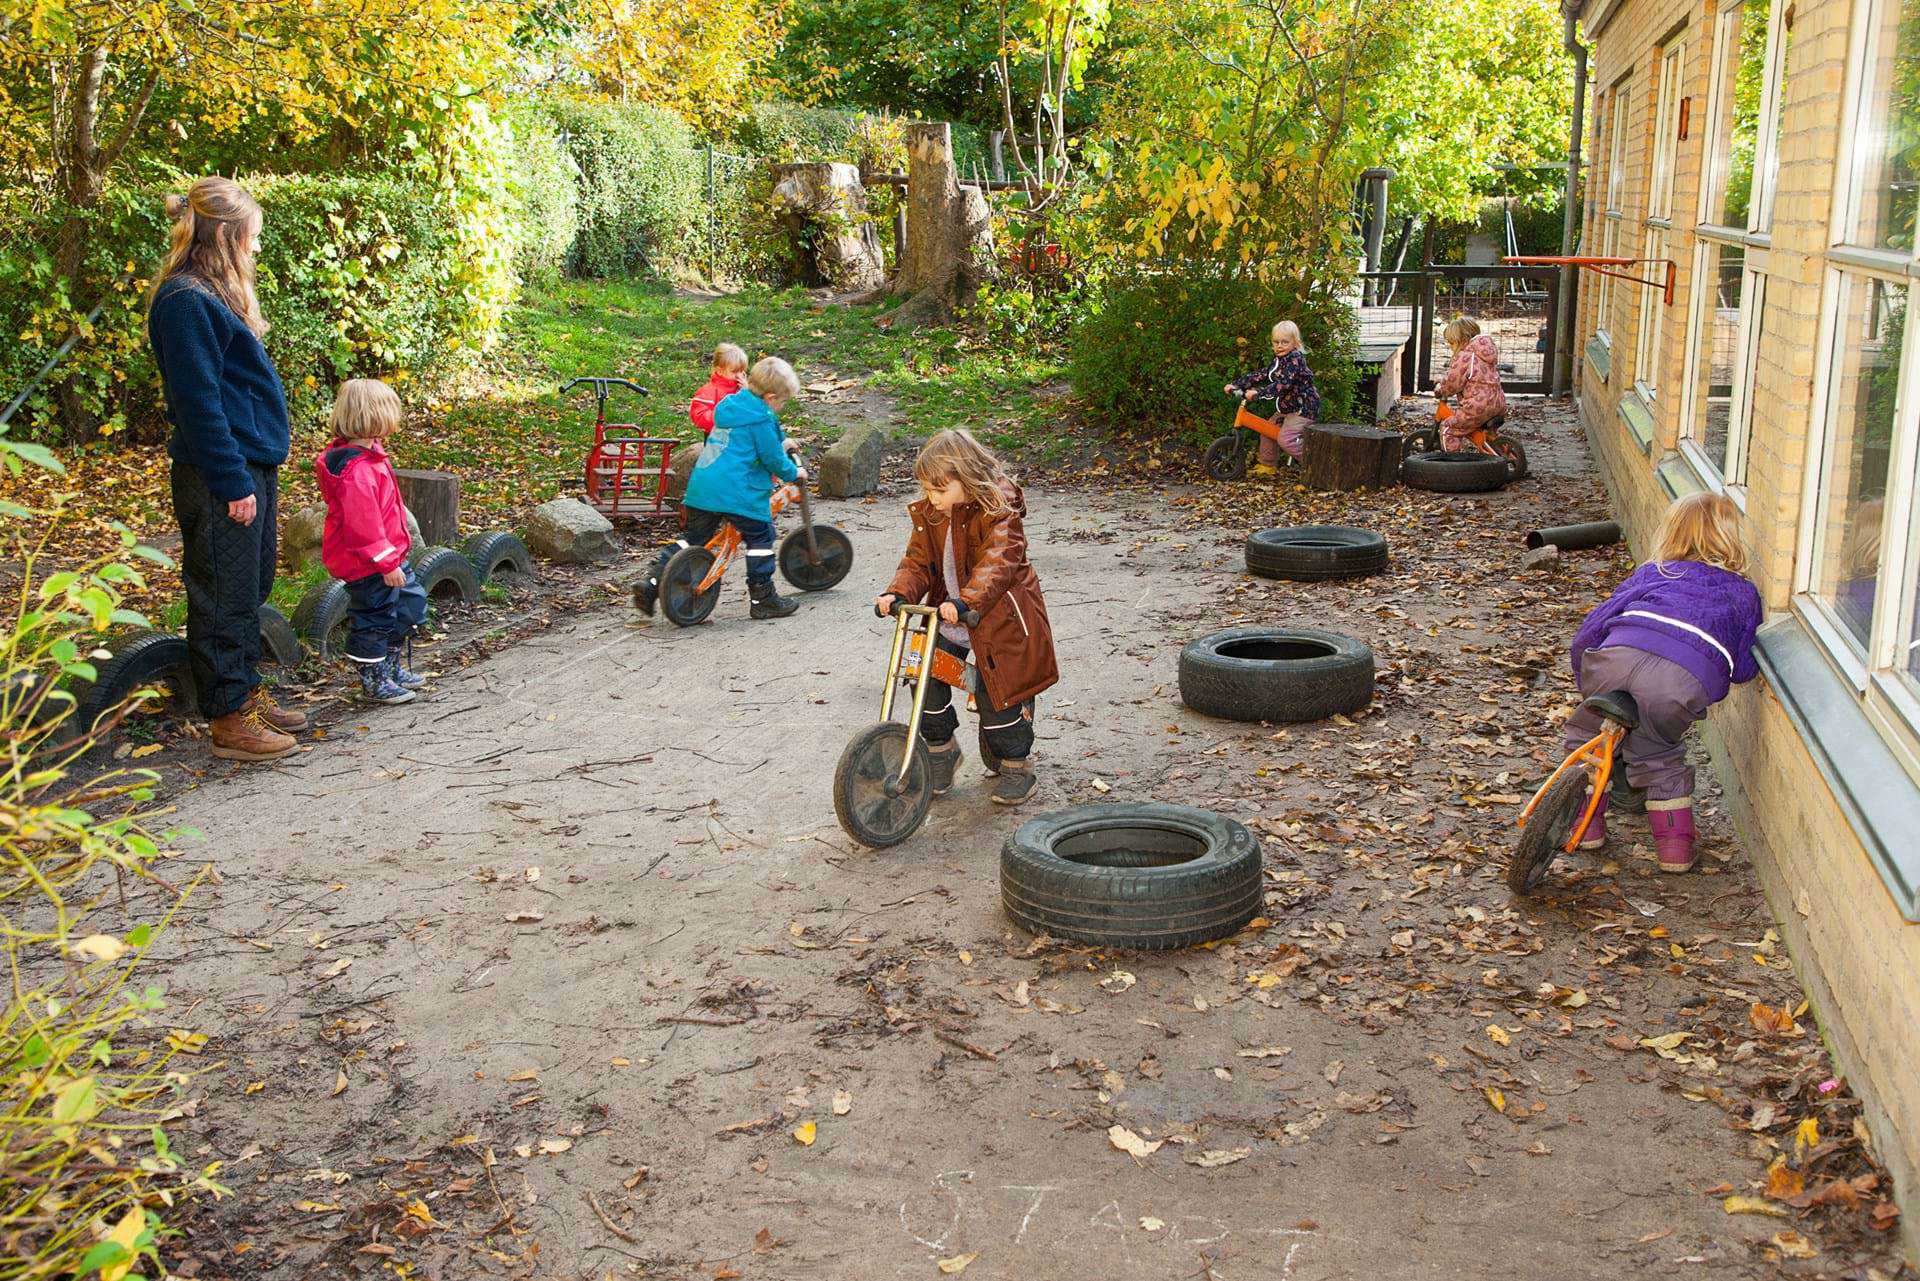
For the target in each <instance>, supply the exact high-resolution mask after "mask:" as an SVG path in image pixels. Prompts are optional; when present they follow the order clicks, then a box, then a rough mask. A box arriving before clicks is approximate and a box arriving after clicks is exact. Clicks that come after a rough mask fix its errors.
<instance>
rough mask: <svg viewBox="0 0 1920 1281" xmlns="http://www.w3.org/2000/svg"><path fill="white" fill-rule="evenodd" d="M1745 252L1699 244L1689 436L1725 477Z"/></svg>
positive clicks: (1740, 357) (1739, 358)
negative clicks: (1699, 310) (1699, 298)
mask: <svg viewBox="0 0 1920 1281" xmlns="http://www.w3.org/2000/svg"><path fill="white" fill-rule="evenodd" d="M1746 257H1747V251H1746V250H1745V249H1744V248H1743V247H1742V246H1740V245H1722V244H1717V243H1715V242H1712V241H1706V242H1704V247H1703V249H1702V252H1701V275H1702V276H1703V277H1705V279H1706V282H1707V284H1706V289H1707V294H1706V298H1705V299H1704V314H1703V315H1702V316H1701V318H1700V337H1699V342H1700V348H1699V350H1698V351H1696V352H1695V353H1694V357H1693V362H1694V363H1693V370H1694V374H1693V376H1694V378H1695V380H1696V382H1695V384H1694V401H1693V415H1694V418H1693V432H1692V435H1693V438H1694V440H1695V441H1696V442H1697V443H1698V444H1699V446H1700V450H1701V452H1702V453H1704V454H1705V455H1706V456H1707V459H1708V461H1710V462H1711V463H1712V464H1713V466H1714V470H1716V471H1718V472H1719V473H1720V475H1721V476H1722V477H1724V478H1726V479H1729V480H1731V479H1732V477H1729V476H1727V444H1728V441H1729V439H1730V437H1731V431H1730V428H1731V425H1732V416H1733V392H1734V379H1735V378H1736V376H1737V375H1738V372H1739V368H1740V366H1741V365H1742V364H1744V363H1745V362H1744V360H1743V353H1742V352H1741V351H1740V291H1741V290H1742V288H1744V285H1745V275H1746V273H1745V271H1744V270H1743V269H1744V267H1745V265H1746Z"/></svg>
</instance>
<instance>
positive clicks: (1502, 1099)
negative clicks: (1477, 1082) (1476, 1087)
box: [1480, 1085, 1507, 1113]
mask: <svg viewBox="0 0 1920 1281" xmlns="http://www.w3.org/2000/svg"><path fill="white" fill-rule="evenodd" d="M1480 1092H1481V1093H1482V1094H1484V1095H1486V1096H1487V1102H1488V1103H1491V1104H1492V1105H1493V1110H1494V1111H1495V1112H1501V1113H1504V1112H1505V1111H1506V1110H1507V1096H1506V1095H1504V1094H1502V1093H1500V1091H1498V1090H1496V1089H1494V1088H1493V1087H1492V1086H1491V1085H1483V1086H1481V1087H1480Z"/></svg>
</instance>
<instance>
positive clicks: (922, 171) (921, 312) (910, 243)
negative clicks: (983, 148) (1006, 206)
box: [867, 123, 998, 329]
mask: <svg viewBox="0 0 1920 1281" xmlns="http://www.w3.org/2000/svg"><path fill="white" fill-rule="evenodd" d="M906 205H907V244H906V252H905V253H903V254H901V255H900V262H899V266H898V269H897V270H896V271H895V272H894V276H893V280H892V281H891V282H889V283H888V285H887V286H886V287H885V288H884V289H879V290H875V291H874V292H873V293H872V294H870V295H868V299H867V300H868V301H875V302H877V301H879V300H880V299H882V298H889V297H891V298H898V299H903V300H904V301H902V302H901V304H900V306H898V307H896V308H894V310H893V311H892V312H890V313H889V314H887V315H886V316H883V317H881V320H880V323H881V324H883V325H897V326H900V327H903V328H907V329H917V328H919V327H920V326H922V325H936V324H941V323H943V322H945V321H946V320H948V319H950V318H951V317H952V315H953V312H954V309H955V308H956V307H963V306H966V305H967V304H968V303H971V302H972V301H973V299H974V296H975V295H976V294H977V293H978V292H979V290H980V282H981V281H983V280H987V279H990V278H991V277H992V276H993V275H994V273H995V272H996V271H997V270H998V259H997V257H996V255H995V253H994V248H993V211H992V209H991V208H989V207H988V205H987V198H986V195H985V194H984V193H983V192H982V191H981V190H980V189H979V188H978V187H963V186H961V185H960V173H959V170H958V169H956V168H955V167H954V163H953V128H952V126H951V125H947V124H944V123H942V124H925V123H916V124H910V125H908V126H907V196H906Z"/></svg>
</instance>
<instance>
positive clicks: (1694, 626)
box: [1573, 560, 1760, 703]
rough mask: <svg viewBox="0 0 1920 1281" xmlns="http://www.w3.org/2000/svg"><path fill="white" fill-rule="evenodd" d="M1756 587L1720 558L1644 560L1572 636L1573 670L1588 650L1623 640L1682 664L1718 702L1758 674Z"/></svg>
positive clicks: (1624, 643)
mask: <svg viewBox="0 0 1920 1281" xmlns="http://www.w3.org/2000/svg"><path fill="white" fill-rule="evenodd" d="M1759 629H1760V593H1759V592H1758V591H1757V590H1755V589H1754V586H1753V584H1752V583H1750V582H1748V581H1747V580H1746V579H1744V578H1742V577H1741V576H1740V575H1738V574H1735V573H1732V572H1730V571H1728V570H1724V569H1721V568H1720V567H1718V566H1717V565H1704V564H1701V563H1700V562H1698V561H1691V560H1675V561H1668V562H1666V563H1665V564H1661V563H1660V562H1658V561H1649V562H1648V563H1646V564H1645V565H1642V566H1641V567H1640V568H1639V569H1636V570H1634V571H1633V573H1632V575H1631V576H1629V577H1628V579H1627V581H1626V582H1624V583H1622V584H1620V587H1619V589H1618V590H1617V591H1615V592H1614V593H1613V595H1612V596H1610V597H1608V598H1607V600H1606V602H1605V603H1604V604H1602V605H1601V606H1600V607H1599V608H1598V609H1596V610H1594V611H1593V612H1592V613H1591V614H1588V615H1587V618H1586V621H1585V622H1583V623H1581V624H1580V630H1579V631H1577V632H1575V633H1574V637H1573V675H1574V679H1576V680H1578V679H1579V677H1580V658H1581V655H1583V654H1585V653H1586V652H1587V651H1588V650H1590V649H1603V648H1606V647H1608V646H1620V645H1624V646H1627V647H1629V648H1632V649H1638V650H1644V651H1645V652H1646V653H1649V654H1654V655H1657V656H1658V657H1660V658H1664V659H1667V660H1668V661H1670V662H1675V663H1678V664H1680V666H1682V667H1684V668H1686V669H1687V671H1688V673H1689V674H1691V675H1692V676H1693V678H1694V679H1695V680H1697V681H1699V682H1700V684H1701V686H1702V687H1703V688H1704V689H1705V690H1706V691H1707V694H1708V696H1709V697H1710V698H1711V699H1712V700H1713V701H1714V702H1716V703H1717V702H1719V701H1720V700H1721V699H1723V698H1725V697H1726V696H1727V689H1728V687H1729V686H1730V685H1739V684H1744V683H1745V682H1747V681H1750V680H1752V679H1753V678H1754V677H1755V676H1758V675H1759V674H1760V667H1759V665H1758V664H1757V663H1755V662H1754V659H1753V638H1754V633H1755V632H1757V631H1758V630H1759Z"/></svg>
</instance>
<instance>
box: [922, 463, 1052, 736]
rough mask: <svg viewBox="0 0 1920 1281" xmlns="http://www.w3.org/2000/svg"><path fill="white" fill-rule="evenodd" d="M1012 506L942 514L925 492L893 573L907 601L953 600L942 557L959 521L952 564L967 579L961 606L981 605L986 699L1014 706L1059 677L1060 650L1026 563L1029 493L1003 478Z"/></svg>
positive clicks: (976, 644) (978, 650) (965, 506)
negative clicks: (1000, 511)
mask: <svg viewBox="0 0 1920 1281" xmlns="http://www.w3.org/2000/svg"><path fill="white" fill-rule="evenodd" d="M1001 492H1003V493H1004V494H1005V495H1006V496H1007V502H1008V504H1009V506H1011V507H1012V509H1013V510H1012V511H1010V512H1008V513H1007V514H1006V515H1004V516H990V515H988V514H987V513H986V512H984V511H983V510H981V509H980V507H978V506H977V505H976V504H974V503H970V502H969V503H961V504H960V505H959V506H957V507H955V508H954V509H953V511H952V512H951V513H950V514H949V513H943V512H941V511H940V510H938V509H937V508H935V507H934V505H933V504H932V503H929V502H927V501H926V500H925V499H924V498H923V499H921V500H920V501H919V502H916V503H912V504H910V505H909V506H908V507H907V515H908V516H910V517H911V518H912V519H913V535H912V537H911V538H910V539H909V540H908V542H907V554H906V555H905V556H902V557H901V558H900V568H899V569H898V570H896V571H895V572H894V575H893V583H892V585H891V586H889V587H888V588H887V592H888V593H889V594H890V595H893V596H896V597H898V598H900V599H901V600H904V601H908V602H924V603H926V604H928V605H939V604H941V603H942V602H943V601H945V600H946V599H947V583H946V575H945V574H944V573H943V572H942V570H941V559H942V555H943V552H944V549H945V547H946V541H947V527H948V524H949V522H951V524H952V527H953V565H954V571H955V575H956V576H957V577H958V579H959V581H960V602H959V603H960V605H961V607H962V608H964V609H972V610H977V611H978V612H979V614H980V622H979V624H978V625H977V626H975V627H973V628H971V629H970V630H971V632H972V634H973V660H974V663H975V664H976V665H977V666H978V668H979V671H980V679H981V681H982V682H983V683H984V684H985V685H986V687H987V697H988V698H990V699H992V700H993V705H994V706H995V707H1014V706H1016V705H1018V704H1019V703H1022V702H1024V701H1026V700H1027V699H1029V698H1032V697H1033V696H1034V695H1036V694H1038V693H1040V691H1042V690H1044V689H1046V688H1048V687H1049V686H1051V685H1052V684H1053V683H1054V682H1056V681H1058V680H1059V679H1060V667H1059V664H1058V663H1057V662H1055V660H1054V656H1053V627H1052V625H1051V624H1050V623H1048V622H1047V602H1046V601H1045V600H1044V599H1042V597H1041V595H1040V579H1039V577H1038V576H1037V575H1036V574H1035V573H1034V572H1033V566H1032V565H1030V564H1028V563H1027V534H1026V529H1025V528H1024V526H1023V525H1022V523H1021V521H1022V518H1024V517H1025V516H1026V514H1027V503H1026V498H1025V496H1024V495H1022V493H1021V492H1020V487H1019V486H1018V485H1016V484H1014V483H1013V482H1012V481H1003V482H1001Z"/></svg>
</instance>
